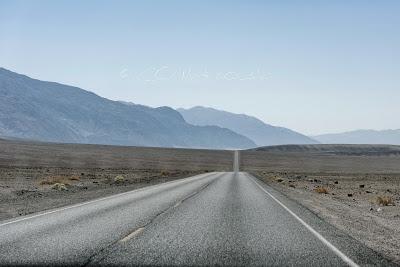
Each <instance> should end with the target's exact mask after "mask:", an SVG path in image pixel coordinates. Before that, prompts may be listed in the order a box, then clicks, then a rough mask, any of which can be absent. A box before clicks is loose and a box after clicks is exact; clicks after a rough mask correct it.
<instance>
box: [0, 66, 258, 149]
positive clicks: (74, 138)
mask: <svg viewBox="0 0 400 267" xmlns="http://www.w3.org/2000/svg"><path fill="white" fill-rule="evenodd" d="M0 136H2V137H12V138H22V139H31V140H40V141H50V142H63V143H88V144H114V145H133V146H159V147H192V148H218V149H220V148H224V149H227V148H250V147H255V146H256V145H255V143H254V142H253V141H251V140H250V139H249V138H247V137H245V136H242V135H240V134H237V133H235V132H233V131H231V130H229V129H225V128H221V127H218V126H194V125H191V124H189V123H187V122H186V121H185V120H184V119H183V117H182V116H181V114H180V113H179V112H177V111H175V110H174V109H172V108H169V107H159V108H151V107H147V106H143V105H136V104H132V103H121V102H118V101H112V100H109V99H106V98H103V97H100V96H98V95H96V94H94V93H92V92H89V91H85V90H83V89H80V88H77V87H73V86H68V85H63V84H59V83H55V82H46V81H40V80H36V79H32V78H29V77H27V76H25V75H21V74H17V73H14V72H11V71H9V70H6V69H4V68H0Z"/></svg>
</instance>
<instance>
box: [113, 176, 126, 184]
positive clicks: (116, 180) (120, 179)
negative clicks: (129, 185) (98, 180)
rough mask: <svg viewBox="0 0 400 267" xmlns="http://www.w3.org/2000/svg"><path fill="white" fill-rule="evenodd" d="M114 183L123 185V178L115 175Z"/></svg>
mask: <svg viewBox="0 0 400 267" xmlns="http://www.w3.org/2000/svg"><path fill="white" fill-rule="evenodd" d="M114 182H115V183H123V182H125V177H124V176H122V175H117V176H115V178H114Z"/></svg>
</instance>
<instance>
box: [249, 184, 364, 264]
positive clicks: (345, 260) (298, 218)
mask: <svg viewBox="0 0 400 267" xmlns="http://www.w3.org/2000/svg"><path fill="white" fill-rule="evenodd" d="M248 178H249V179H250V180H251V181H252V182H253V183H255V184H256V185H257V186H258V187H259V188H260V189H261V190H262V191H263V192H264V193H266V194H267V195H268V196H269V197H271V198H272V199H273V200H275V202H276V203H278V204H279V205H280V206H281V207H282V208H284V209H285V210H286V211H287V212H288V213H289V214H290V215H292V216H293V217H294V218H295V219H296V220H297V221H298V222H300V223H301V224H302V225H303V226H304V227H305V228H307V230H309V231H310V232H311V233H312V234H313V235H314V236H315V237H316V238H318V239H319V240H320V241H321V242H322V243H324V244H325V245H326V246H327V247H328V248H329V249H330V250H331V251H332V252H333V253H335V254H336V255H337V256H338V257H339V258H341V259H342V260H343V261H344V262H345V263H347V264H348V265H349V266H351V267H359V265H358V264H357V263H355V262H354V261H353V260H351V259H350V258H349V257H347V256H346V255H345V254H344V253H343V252H341V251H340V250H339V249H338V248H337V247H335V246H334V245H332V244H331V243H330V242H329V241H328V240H326V239H325V238H324V237H323V236H322V235H321V234H320V233H318V232H317V231H316V230H314V228H312V227H311V226H310V225H309V224H307V223H306V222H305V221H303V220H302V219H301V218H300V217H299V216H297V215H296V214H295V213H294V212H293V211H291V210H290V209H289V208H288V207H286V206H285V205H284V204H283V203H282V202H280V201H279V200H278V199H277V198H276V197H274V196H273V195H272V194H271V193H270V192H268V191H267V190H265V188H264V187H262V186H261V185H260V184H259V183H258V182H256V181H255V180H254V179H253V178H252V177H250V176H248Z"/></svg>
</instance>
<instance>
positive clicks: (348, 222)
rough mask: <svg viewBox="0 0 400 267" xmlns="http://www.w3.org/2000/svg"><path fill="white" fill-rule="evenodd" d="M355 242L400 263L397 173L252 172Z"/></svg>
mask: <svg viewBox="0 0 400 267" xmlns="http://www.w3.org/2000/svg"><path fill="white" fill-rule="evenodd" d="M254 174H255V175H256V177H258V178H259V179H261V180H262V181H264V182H265V183H267V184H268V185H270V186H271V187H273V188H274V189H277V190H279V191H280V192H282V193H283V194H285V195H286V196H288V197H289V198H291V199H293V200H296V201H297V202H299V203H300V204H302V205H303V206H305V207H307V208H308V209H309V210H311V211H312V212H314V213H315V214H316V215H317V216H319V217H321V218H323V219H324V220H326V221H327V222H329V223H331V224H332V225H334V226H336V227H337V228H338V229H340V230H342V231H344V232H346V233H347V234H348V235H350V236H352V237H353V238H355V239H356V240H358V241H360V242H362V243H364V244H365V245H367V246H368V247H370V248H372V249H374V250H375V251H377V252H379V253H381V254H382V255H384V256H386V257H387V258H388V259H391V260H393V261H394V262H395V263H397V264H400V174H371V173H368V174H360V173H358V174H343V173H340V174H335V173H329V174H327V173H288V172H262V171H258V172H254Z"/></svg>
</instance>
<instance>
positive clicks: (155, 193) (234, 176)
mask: <svg viewBox="0 0 400 267" xmlns="http://www.w3.org/2000/svg"><path fill="white" fill-rule="evenodd" d="M0 264H1V265H15V264H23V265H25V264H40V265H46V264H49V265H54V264H59V265H81V266H83V265H111V264H114V265H185V266H187V265H242V266H251V265H268V266H346V265H347V266H348V265H350V266H357V265H361V266H362V265H374V266H379V265H381V266H390V265H391V264H390V263H389V262H388V261H386V260H385V259H383V258H382V257H381V256H380V255H378V254H377V253H375V252H373V251H372V250H370V249H368V248H367V247H365V246H363V245H361V244H360V243H359V242H357V241H355V240H353V239H352V238H350V237H349V236H347V235H345V234H344V233H342V232H340V231H339V230H337V229H336V228H334V227H332V226H330V225H329V224H327V223H325V222H324V221H322V220H321V219H319V218H318V217H317V216H315V215H314V214H312V213H311V212H309V211H308V210H307V209H305V208H303V207H301V206H300V205H298V204H296V203H294V202H293V201H291V200H289V199H287V198H286V197H284V196H283V195H281V194H280V193H278V192H276V191H274V190H273V189H272V188H270V187H268V186H267V185H265V184H263V183H262V182H260V181H259V180H257V179H256V178H254V177H252V176H251V175H249V174H247V173H241V172H225V173H208V174H202V175H198V176H194V177H191V178H186V179H182V180H178V181H173V182H169V183H165V184H160V185H155V186H150V187H147V188H142V189H139V190H135V191H131V192H127V193H123V194H119V195H115V196H111V197H107V198H103V199H99V200H95V201H90V202H85V203H82V204H78V205H74V206H68V207H65V208H62V209H56V210H51V211H47V212H43V213H38V214H34V215H31V216H25V217H20V218H18V219H14V220H9V221H3V222H0Z"/></svg>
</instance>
